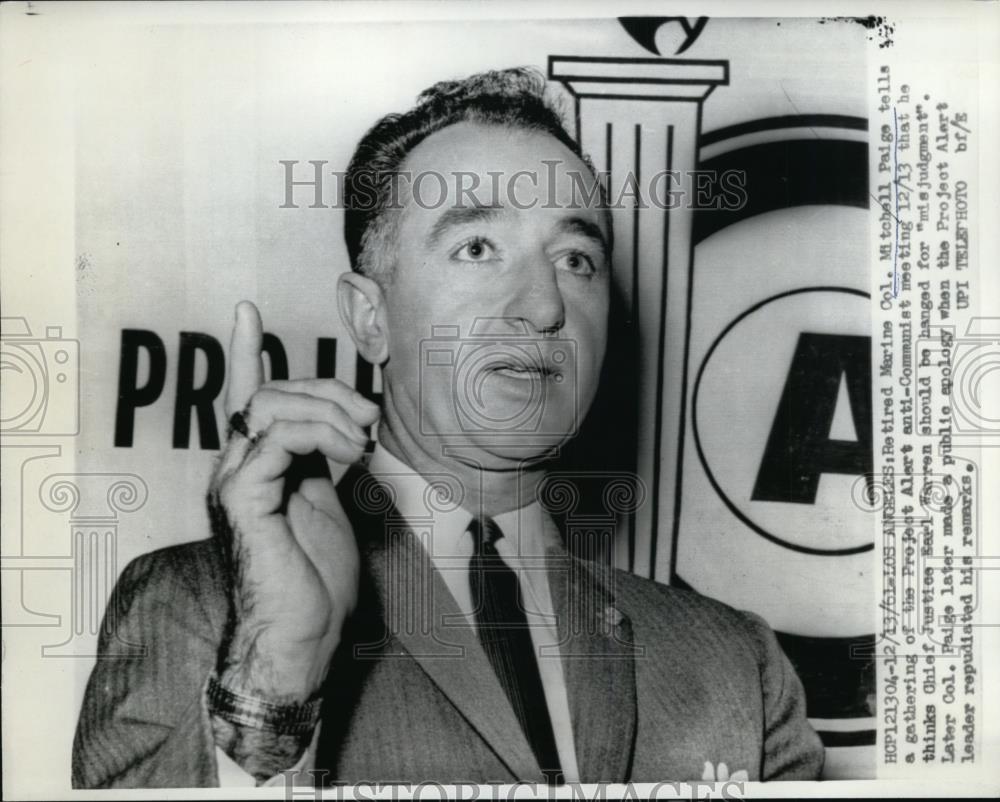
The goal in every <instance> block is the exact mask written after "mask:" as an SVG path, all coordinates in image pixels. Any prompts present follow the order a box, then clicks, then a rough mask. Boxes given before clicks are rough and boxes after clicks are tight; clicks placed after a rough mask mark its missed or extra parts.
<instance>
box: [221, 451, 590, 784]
mask: <svg viewBox="0 0 1000 802" xmlns="http://www.w3.org/2000/svg"><path fill="white" fill-rule="evenodd" d="M368 470H369V471H370V472H371V474H372V475H373V476H374V477H375V478H376V479H378V480H379V481H380V482H382V483H383V484H386V485H388V486H390V487H391V488H392V490H393V491H394V493H395V500H396V509H397V510H398V511H399V513H400V514H401V515H402V516H403V517H404V518H406V519H410V520H416V519H420V520H422V521H424V522H426V519H427V516H428V512H429V510H428V506H427V503H426V502H425V499H426V498H427V493H428V491H429V486H428V483H427V481H426V480H425V479H424V478H423V477H422V476H420V474H418V473H416V472H415V471H413V469H411V468H410V467H409V466H407V465H406V464H405V463H403V462H401V461H400V460H398V459H397V458H396V457H394V456H393V455H392V454H390V453H389V452H388V451H387V450H386V449H385V448H383V447H382V445H381V444H378V445H376V447H375V451H374V453H373V454H372V457H371V461H370V463H369V466H368ZM442 506H444V505H442ZM474 514H478V513H474V512H470V511H469V510H467V509H465V508H463V507H457V508H455V509H451V510H446V511H444V512H442V511H439V510H435V511H433V518H434V525H433V529H432V532H433V537H432V539H431V540H429V541H426V542H425V541H423V540H422V541H421V542H422V544H423V546H424V548H426V549H427V550H428V551H429V552H430V557H431V562H432V564H433V566H434V570H435V571H437V572H438V574H439V575H440V576H441V578H442V579H443V580H444V583H445V586H446V587H447V588H448V591H449V592H450V593H451V595H452V597H453V598H454V600H455V602H456V605H457V607H458V609H459V610H460V611H461V612H462V613H464V614H465V615H466V616H467V618H468V620H469V625H470V626H475V616H474V612H473V611H474V607H475V605H474V604H473V601H472V591H471V589H470V587H469V560H470V558H471V557H472V553H473V547H474V544H473V541H472V535H471V534H469V532H468V529H469V524H470V523H471V521H472V518H473V515H474ZM545 515H546V513H545V511H544V510H543V509H542V507H541V505H540V504H539V503H538V502H537V501H533V502H532V503H531V504H528V505H527V506H524V507H522V508H520V509H516V510H511V511H509V512H505V513H502V514H501V515H497V516H494V518H493V520H494V521H495V522H496V524H497V526H499V527H500V530H501V531H502V532H503V534H504V536H503V537H502V538H501V539H499V540H498V541H497V542H496V544H495V545H496V550H497V552H498V553H499V554H500V556H501V558H503V560H504V562H506V563H507V565H508V566H509V567H510V568H511V569H512V570H513V571H515V572H516V573H517V576H518V580H519V582H520V586H521V594H522V597H523V599H524V606H525V607H526V608H527V609H526V610H525V616H526V618H527V620H528V623H529V625H530V628H529V631H530V633H531V640H532V643H533V644H534V647H535V658H536V660H537V661H538V671H539V674H540V675H541V680H542V689H543V691H544V693H545V702H546V706H547V707H548V711H549V719H550V720H551V721H552V731H553V734H554V735H555V741H556V750H557V752H558V754H559V762H560V764H561V768H562V772H563V778H564V780H565V782H567V783H572V782H578V781H579V777H580V772H579V769H578V767H577V763H576V749H575V745H574V741H573V725H572V720H571V718H570V709H569V697H568V695H567V692H566V680H565V677H564V676H563V669H562V660H561V658H560V657H559V653H558V644H559V636H558V632H557V630H556V616H555V612H554V608H553V605H552V595H551V593H550V591H549V579H548V573H547V572H546V570H545V563H544V560H543V559H542V558H544V557H545V554H546V547H547V545H548V544H547V543H546V540H545V536H544V532H545V531H546V526H545V517H544V516H545ZM543 647H548V648H546V649H544V650H543ZM317 740H318V739H317V738H315V737H314V738H313V741H312V744H311V745H310V747H309V748H308V749H307V750H306V752H305V754H303V756H302V758H301V759H300V760H299V762H298V763H297V764H296V766H294V767H293V770H294V771H301V770H303V769H305V770H308V769H309V768H311V767H312V766H313V765H314V764H315V746H316V741H317ZM216 757H217V759H218V766H219V784H220V785H224V786H250V787H252V786H253V785H254V784H255V781H254V779H253V777H252V776H251V775H250V774H248V773H247V772H245V771H243V769H241V768H240V767H239V765H238V764H236V763H235V762H234V761H233V760H232V759H231V758H230V757H229V756H228V755H227V754H226V753H225V752H223V751H222V750H221V749H216ZM282 780H283V777H282V775H280V774H279V775H277V776H276V777H273V778H271V779H270V780H268V781H267V782H265V783H263V785H266V786H270V785H275V784H277V783H279V782H281V781H282Z"/></svg>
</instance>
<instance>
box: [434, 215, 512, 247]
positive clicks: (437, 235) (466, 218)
mask: <svg viewBox="0 0 1000 802" xmlns="http://www.w3.org/2000/svg"><path fill="white" fill-rule="evenodd" d="M502 213H503V207H502V206H459V207H452V208H451V209H448V210H446V211H445V212H444V214H442V215H441V216H440V217H439V218H438V219H437V220H436V221H435V223H434V225H433V226H432V227H431V230H430V233H429V234H428V235H427V242H428V243H429V244H430V245H431V246H434V245H437V244H438V243H439V242H440V241H441V239H442V237H444V235H445V234H447V233H448V232H449V231H450V230H451V229H453V228H458V227H459V226H464V225H468V224H469V223H489V222H492V221H493V220H495V219H496V218H497V217H499V216H500V215H501V214H502Z"/></svg>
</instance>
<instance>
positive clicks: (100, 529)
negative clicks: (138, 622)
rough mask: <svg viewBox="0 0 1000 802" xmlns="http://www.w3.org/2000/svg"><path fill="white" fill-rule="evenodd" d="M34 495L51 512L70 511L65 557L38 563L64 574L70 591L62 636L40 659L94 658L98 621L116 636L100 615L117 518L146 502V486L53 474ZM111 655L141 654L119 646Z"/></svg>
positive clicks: (135, 647)
mask: <svg viewBox="0 0 1000 802" xmlns="http://www.w3.org/2000/svg"><path fill="white" fill-rule="evenodd" d="M38 496H39V499H40V500H41V502H42V504H43V505H44V506H45V507H46V508H47V509H49V510H51V511H52V512H67V513H69V544H70V547H69V551H70V554H69V556H68V557H62V558H49V559H48V560H46V561H45V562H44V563H43V564H44V567H45V569H46V570H63V571H68V572H69V573H70V576H71V582H70V585H71V588H72V590H71V595H70V611H69V613H70V614H69V627H68V630H69V632H68V634H67V638H66V640H64V641H63V642H62V643H59V644H52V645H46V646H43V647H42V655H43V656H45V657H96V656H97V644H96V640H95V639H96V636H98V635H99V634H100V632H101V621H102V619H103V620H104V626H105V630H106V634H109V635H116V634H117V633H116V629H117V621H116V620H115V616H114V612H113V610H112V611H110V612H109V614H108V615H107V616H106V617H105V609H106V608H107V606H108V601H109V599H110V598H111V591H112V588H113V587H114V582H115V580H116V578H117V576H118V524H119V515H120V514H121V513H124V512H135V511H136V510H138V509H139V508H140V507H142V506H143V505H144V504H145V503H146V498H147V496H148V489H147V487H146V483H145V482H144V481H143V480H142V479H141V478H139V477H138V476H136V475H135V474H102V473H77V474H74V473H64V474H52V475H51V476H49V477H47V478H46V479H45V481H43V482H42V485H41V487H40V488H39V491H38ZM116 651H117V652H118V653H119V654H123V655H140V654H142V644H130V643H124V642H123V643H121V644H120V646H119V647H118V648H117V649H116Z"/></svg>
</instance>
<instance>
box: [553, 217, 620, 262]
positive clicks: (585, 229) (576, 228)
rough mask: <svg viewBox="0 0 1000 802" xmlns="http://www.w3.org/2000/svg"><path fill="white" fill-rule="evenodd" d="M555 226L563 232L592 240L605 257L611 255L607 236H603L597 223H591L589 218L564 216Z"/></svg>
mask: <svg viewBox="0 0 1000 802" xmlns="http://www.w3.org/2000/svg"><path fill="white" fill-rule="evenodd" d="M556 228H557V229H558V230H559V231H560V232H562V233H565V234H579V235H580V236H582V237H586V238H587V239H589V240H593V241H594V242H595V243H596V244H597V245H598V246H600V248H601V251H602V252H603V253H604V258H605V259H607V258H608V257H609V256H610V255H611V254H610V251H611V249H610V248H609V246H608V238H607V237H605V236H604V231H603V230H602V229H601V227H600V226H599V225H597V223H592V222H591V221H590V220H584V219H583V218H582V217H566V218H564V219H562V220H560V221H559V224H558V226H556Z"/></svg>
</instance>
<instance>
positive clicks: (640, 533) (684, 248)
mask: <svg viewBox="0 0 1000 802" xmlns="http://www.w3.org/2000/svg"><path fill="white" fill-rule="evenodd" d="M549 77H550V78H552V79H555V80H559V81H561V82H562V83H563V84H565V85H566V87H567V88H568V89H569V91H570V92H571V93H572V95H573V96H574V98H575V102H576V121H577V137H578V140H579V142H580V144H581V146H582V148H583V150H584V152H586V153H587V154H589V156H590V158H591V160H592V161H593V164H594V167H595V168H596V170H597V171H598V173H599V174H607V175H608V178H609V182H608V187H609V190H610V191H609V197H610V203H611V207H612V212H611V213H612V220H613V224H614V230H615V232H614V233H615V255H614V274H615V280H616V282H617V284H618V287H619V289H620V291H621V294H622V296H623V298H624V300H625V304H626V307H627V308H628V309H629V310H630V314H631V318H632V321H633V326H634V328H635V330H636V332H637V341H636V348H637V352H638V353H637V356H638V358H637V360H636V364H637V369H638V374H639V375H638V377H637V378H638V383H639V385H638V398H639V409H638V410H637V414H638V427H637V429H638V433H639V438H638V439H639V442H638V444H637V463H636V470H637V473H638V475H639V478H640V479H642V481H643V482H644V483H645V484H646V486H647V487H648V488H649V489H650V492H651V498H650V500H649V502H648V503H646V504H644V505H643V506H642V507H640V508H639V509H638V510H636V511H635V513H634V514H633V515H630V516H629V520H628V532H629V541H631V548H630V546H629V543H628V542H623V541H620V542H619V544H618V546H617V557H618V564H619V565H620V566H621V567H624V568H628V569H630V570H632V571H633V572H635V573H637V574H640V575H643V576H654V572H655V574H656V578H658V579H661V580H663V581H667V580H668V579H669V576H670V566H669V562H670V561H669V560H664V559H663V550H664V549H666V550H668V552H671V550H672V548H673V542H674V540H675V538H676V526H677V521H678V519H679V507H678V505H679V500H680V483H679V481H680V473H679V466H680V465H681V460H682V458H683V453H682V451H683V433H684V426H685V416H686V414H687V410H686V409H685V399H686V397H687V367H688V366H687V364H686V363H687V351H688V333H689V322H688V320H687V315H688V309H689V304H690V292H691V280H692V256H693V252H692V247H693V246H692V243H691V230H692V219H693V212H694V209H693V205H694V204H693V200H694V198H695V195H694V192H693V186H692V184H693V181H692V178H691V171H693V170H695V169H696V168H697V166H698V164H697V162H698V155H697V153H698V151H697V146H698V137H699V134H700V131H701V111H702V103H703V101H704V100H705V98H707V97H708V96H709V94H711V92H712V90H713V89H715V87H716V86H719V85H725V84H728V82H729V62H728V61H693V60H686V59H634V58H633V59H630V58H588V57H577V56H550V57H549ZM619 200H620V202H616V201H619ZM658 550H659V558H658ZM630 551H631V552H632V559H628V556H627V555H628V553H629V552H630ZM623 558H624V559H623ZM657 566H660V568H659V569H658V568H657ZM663 566H666V570H665V571H664V570H663Z"/></svg>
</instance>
